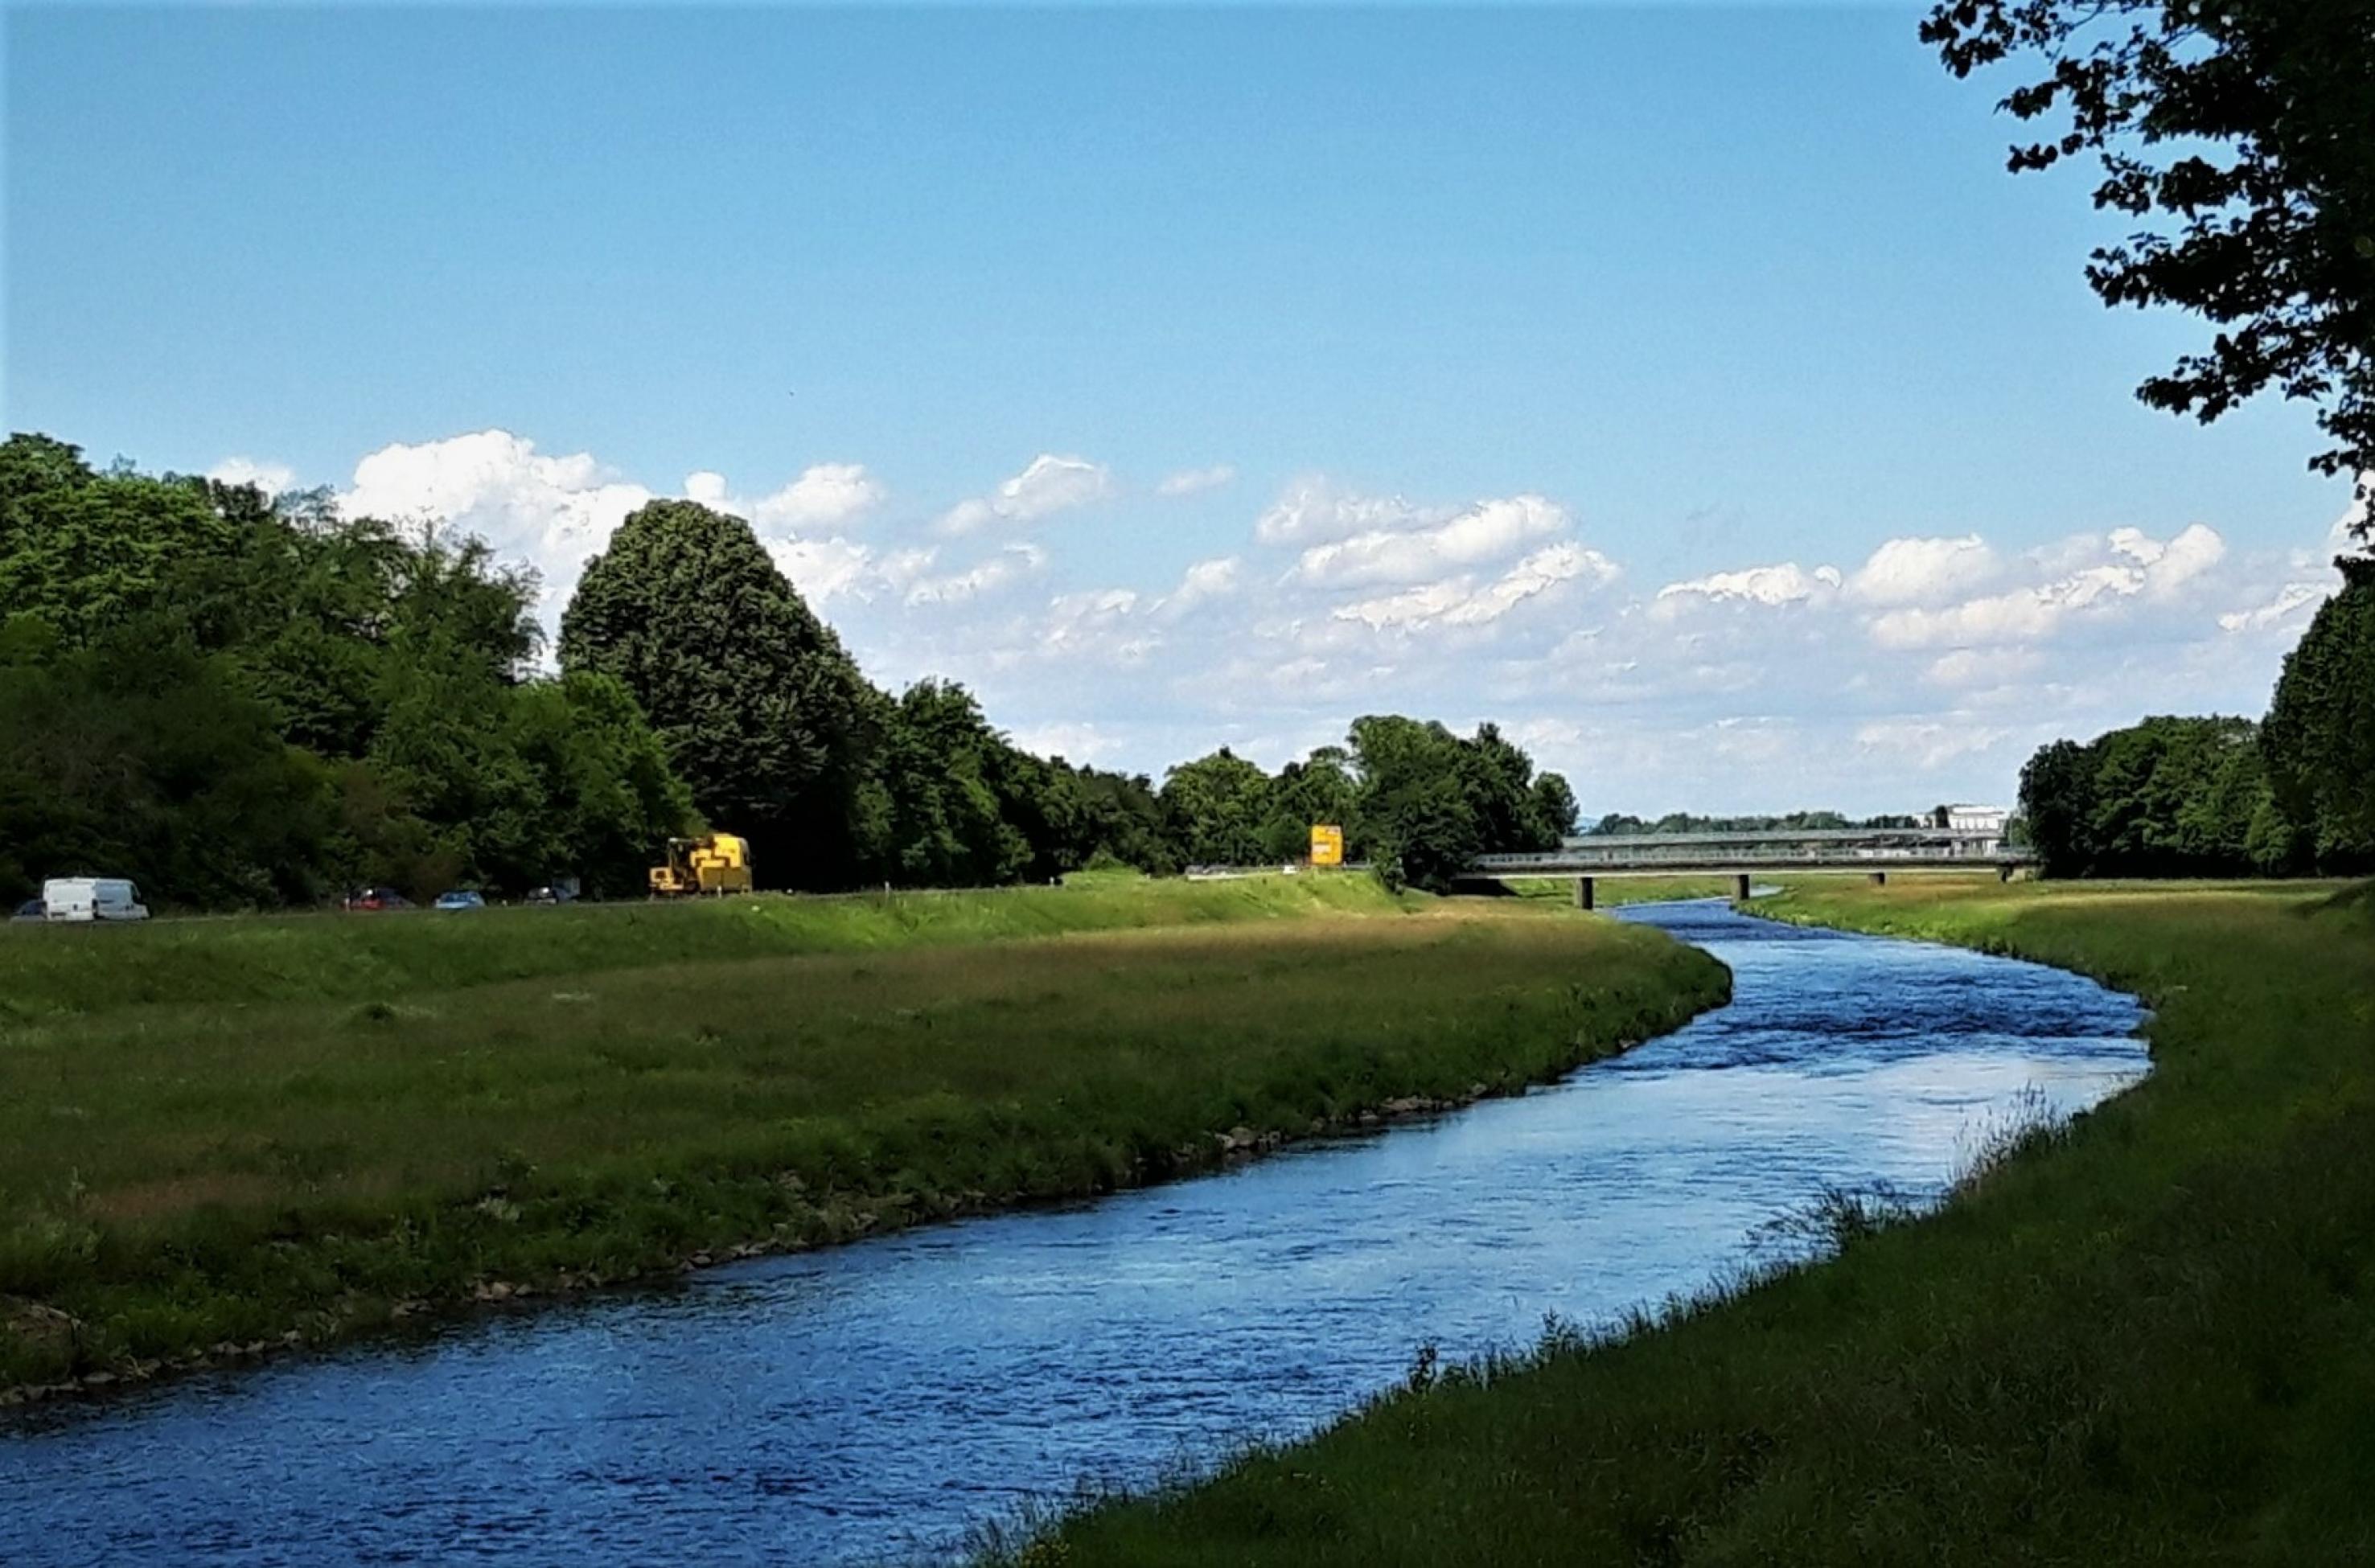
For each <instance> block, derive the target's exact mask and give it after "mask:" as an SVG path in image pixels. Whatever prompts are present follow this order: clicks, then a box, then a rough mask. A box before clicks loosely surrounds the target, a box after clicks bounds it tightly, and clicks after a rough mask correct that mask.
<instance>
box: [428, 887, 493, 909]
mask: <svg viewBox="0 0 2375 1568" xmlns="http://www.w3.org/2000/svg"><path fill="white" fill-rule="evenodd" d="M437 907H438V908H439V909H443V910H446V911H449V912H450V911H453V910H457V909H484V908H486V907H487V901H486V899H485V898H484V897H482V896H480V894H479V891H478V890H476V889H474V888H455V889H454V890H451V891H449V892H443V893H439V894H438V895H437Z"/></svg>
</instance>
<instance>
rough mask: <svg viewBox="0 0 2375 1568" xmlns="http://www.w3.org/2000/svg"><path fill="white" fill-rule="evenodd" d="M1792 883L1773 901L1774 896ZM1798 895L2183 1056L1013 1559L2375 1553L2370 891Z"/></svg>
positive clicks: (1818, 909) (1787, 908)
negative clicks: (1644, 1306)
mask: <svg viewBox="0 0 2375 1568" xmlns="http://www.w3.org/2000/svg"><path fill="white" fill-rule="evenodd" d="M1762 907H1764V906H1762V905H1760V908H1762ZM1774 907H1775V908H1776V909H1777V910H1778V912H1779V913H1781V914H1786V915H1787V916H1789V917H1790V918H1796V919H1802V920H1808V921H1819V922H1823V923H1827V924H1833V925H1847V926H1853V927H1856V928H1860V929H1864V930H1875V931H1885V932H1891V933H1895V934H1898V935H1905V936H1913V937H1927V938H1932V939H1936V940H1942V941H1952V942H1961V943H1967V944H1970V945H1973V946H1978V947H1982V948H1986V949H1991V950H1995V951H2000V952H2007V953H2015V954H2019V955H2021V956H2025V957H2028V958H2033V959H2038V960H2041V961H2047V962H2051V963H2057V964H2061V965H2063V966H2065V967H2069V968H2073V969H2078V970H2083V971H2085V972H2086V973H2092V974H2095V975H2097V976H2099V977H2101V978H2103V979H2105V980H2107V981H2109V982H2110V983H2111V984H2118V985H2121V986H2123V987H2125V988H2128V989H2131V990H2134V991H2137V992H2140V993H2141V994H2143V995H2144V996H2145V998H2146V999H2147V1000H2148V1001H2150V1002H2151V1003H2152V1005H2153V1006H2154V1008H2155V1009H2156V1016H2155V1019H2154V1021H2153V1022H2152V1024H2151V1026H2150V1042H2151V1045H2152V1048H2153V1054H2154V1057H2155V1061H2156V1070H2155V1072H2154V1073H2153V1075H2152V1076H2151V1077H2150V1078H2149V1079H2146V1080H2145V1082H2144V1083H2143V1084H2142V1085H2140V1086H2139V1087H2138V1088H2136V1089H2134V1090H2133V1091H2130V1092H2128V1093H2127V1094H2124V1095H2122V1096H2121V1097H2119V1098H2118V1099H2116V1100H2114V1101H2111V1102H2108V1103H2107V1104H2105V1105H2103V1106H2102V1107H2100V1108H2098V1109H2097V1110H2096V1111H2094V1112H2093V1113H2090V1114H2087V1115H2086V1116H2084V1117H2081V1118H2079V1119H2078V1120H2077V1121H2076V1122H2074V1123H2073V1124H2070V1125H2068V1126H2059V1127H2048V1126H2007V1127H2005V1128H2003V1129H2000V1130H2001V1132H2002V1136H2001V1137H1999V1138H1995V1139H1993V1140H1991V1141H1990V1142H1989V1143H1988V1144H1987V1146H1986V1147H1983V1148H1982V1149H1979V1150H1978V1151H1977V1152H1978V1154H1979V1161H1978V1167H1979V1168H1978V1169H1977V1170H1976V1171H1975V1173H1974V1174H1973V1176H1972V1177H1971V1178H1970V1179H1969V1180H1967V1181H1966V1182H1965V1183H1964V1184H1963V1185H1962V1186H1961V1187H1960V1188H1959V1189H1958V1191H1957V1192H1956V1195H1955V1196H1954V1197H1953V1198H1952V1199H1951V1200H1950V1201H1949V1203H1948V1204H1947V1205H1946V1207H1945V1208H1944V1209H1942V1210H1940V1211H1938V1212H1936V1213H1934V1214H1932V1215H1931V1216H1929V1217H1927V1218H1923V1219H1920V1220H1913V1221H1910V1222H1904V1217H1903V1216H1902V1215H1901V1214H1900V1213H1898V1212H1896V1211H1895V1210H1894V1209H1893V1208H1891V1207H1890V1206H1888V1205H1887V1204H1886V1203H1885V1201H1882V1200H1876V1199H1875V1197H1874V1195H1841V1197H1840V1201H1839V1202H1838V1203H1837V1204H1836V1205H1835V1206H1834V1208H1833V1209H1832V1211H1831V1212H1829V1213H1827V1214H1821V1215H1815V1216H1812V1217H1810V1220H1812V1222H1814V1224H1815V1225H1816V1226H1817V1228H1818V1229H1819V1230H1820V1231H1821V1232H1822V1240H1823V1241H1824V1243H1825V1244H1826V1247H1827V1248H1828V1249H1832V1250H1835V1251H1836V1256H1835V1257H1834V1258H1833V1260H1832V1261H1830V1262H1828V1263H1826V1264H1823V1265H1821V1266H1818V1267H1810V1268H1802V1269H1790V1270H1785V1271H1771V1272H1766V1273H1763V1274H1758V1275H1755V1276H1750V1277H1744V1278H1743V1279H1738V1280H1734V1281H1731V1282H1730V1283H1729V1285H1728V1286H1727V1287H1726V1288H1725V1289H1723V1290H1720V1291H1716V1292H1714V1293H1712V1294H1711V1295H1710V1297H1709V1298H1708V1299H1707V1300H1704V1301H1700V1302H1697V1303H1684V1305H1682V1306H1681V1307H1679V1308H1678V1309H1675V1310H1672V1311H1668V1312H1663V1313H1658V1314H1652V1315H1647V1316H1645V1317H1643V1318H1642V1319H1641V1320H1639V1321H1638V1322H1637V1323H1636V1324H1634V1325H1633V1326H1631V1331H1630V1332H1626V1333H1623V1334H1621V1335H1617V1336H1613V1337H1611V1336H1605V1335H1601V1336H1577V1335H1572V1334H1569V1335H1554V1336H1553V1337H1550V1338H1546V1340H1545V1342H1544V1344H1543V1345H1542V1347H1541V1348H1540V1349H1539V1350H1537V1351H1536V1352H1535V1353H1534V1354H1532V1355H1530V1356H1525V1357H1519V1358H1514V1359H1503V1360H1501V1361H1498V1362H1492V1363H1490V1364H1488V1365H1486V1366H1484V1367H1483V1368H1481V1369H1479V1371H1478V1372H1477V1373H1472V1374H1463V1375H1458V1376H1447V1375H1443V1374H1442V1373H1440V1372H1436V1373H1433V1374H1432V1375H1430V1376H1429V1377H1427V1378H1426V1379H1424V1380H1423V1381H1420V1380H1414V1381H1413V1383H1412V1385H1410V1386H1405V1387H1401V1388H1398V1389H1396V1390H1394V1391H1392V1392H1390V1393H1389V1394H1388V1395H1386V1396H1384V1397H1381V1398H1380V1399H1379V1400H1378V1401H1377V1403H1375V1404H1374V1405H1373V1406H1371V1407H1370V1408H1369V1409H1366V1410H1365V1411H1363V1412H1361V1413H1360V1414H1359V1415H1358V1416H1356V1417H1355V1418H1353V1419H1351V1420H1348V1421H1345V1422H1343V1423H1342V1424H1341V1425H1340V1426H1338V1427H1336V1428H1335V1429H1333V1430H1331V1431H1329V1432H1326V1433H1324V1434H1322V1435H1320V1436H1319V1437H1317V1438H1316V1439H1314V1440H1313V1441H1311V1442H1309V1443H1307V1444H1297V1445H1294V1446H1292V1447H1288V1448H1284V1449H1281V1450H1274V1451H1264V1452H1258V1453H1252V1454H1247V1455H1246V1456H1241V1457H1240V1458H1238V1459H1237V1460H1235V1462H1233V1463H1231V1464H1229V1465H1227V1466H1226V1467H1224V1468H1223V1470H1222V1471H1221V1473H1220V1474H1218V1475H1217V1476H1215V1477H1214V1478H1212V1479H1211V1480H1208V1481H1205V1482H1203V1483H1201V1484H1194V1485H1179V1486H1174V1487H1170V1488H1166V1489H1164V1490H1163V1491H1160V1492H1159V1493H1157V1494H1155V1495H1152V1496H1149V1497H1145V1498H1140V1499H1138V1500H1134V1501H1125V1502H1117V1503H1108V1504H1106V1505H1105V1506H1102V1507H1099V1508H1094V1509H1091V1510H1089V1511H1087V1512H1085V1513H1082V1514H1081V1515H1077V1516H1075V1517H1072V1518H1070V1519H1069V1520H1067V1521H1065V1522H1064V1523H1063V1524H1062V1525H1061V1526H1060V1527H1058V1528H1057V1529H1056V1530H1054V1531H1052V1532H1050V1533H1047V1534H1045V1535H1043V1536H1041V1537H1040V1538H1038V1539H1035V1540H1034V1541H1032V1542H1030V1543H1028V1544H1027V1546H1026V1545H1022V1544H1020V1543H1015V1542H1011V1541H1009V1542H1005V1543H1000V1545H1001V1548H1002V1549H1003V1555H1004V1558H1005V1560H1007V1561H1019V1560H1024V1554H1025V1553H1026V1552H1035V1553H1038V1554H1039V1557H1038V1559H1037V1560H1039V1561H1046V1562H1058V1561H1061V1562H1078V1563H1088V1562H1096V1563H1106V1562H1128V1563H1146V1564H1185V1563H1228V1564H1232V1565H1264V1564H1281V1565H1284V1564H1294V1565H1296V1568H1304V1565H1313V1568H1327V1565H1331V1564H1343V1565H1347V1568H1351V1565H1358V1568H1377V1565H1378V1564H1386V1563H1437V1562H1443V1563H1460V1562H1480V1563H1481V1562H1491V1563H1570V1562H1626V1563H1723V1564H1731V1563H1768V1562H1793V1563H1794V1562H1807V1563H1828V1562H1876V1563H1895V1562H1947V1563H1951V1562H1969V1563H1999V1562H2009V1563H2019V1562H2056V1563H2096V1562H2172V1561H2181V1562H2203V1561H2249V1562H2277V1563H2310V1562H2315V1563H2328V1562H2361V1561H2369V1560H2375V1161H2369V1159H2368V1158H2367V1152H2366V1151H2367V1149H2369V1147H2375V899H2370V897H2369V895H2368V894H2366V893H2365V892H2363V891H2361V892H2358V893H2357V894H2349V895H2343V896H2337V892H2336V890H2334V889H2331V888H2326V889H2318V888H2310V887H2303V886H2300V885H2298V884H2294V885H2286V886H2270V887H2253V886H2242V887H2237V886H2228V887H2216V886H2204V887H2191V888H2184V887H2180V888H2171V887H2168V886H2165V885H2164V886H2139V887H2119V886H2085V887H2076V888H2068V887H2061V886H2055V885H2043V886H2039V885H2034V884H2026V885H2024V884H2016V885H2014V886H2012V887H2009V888H2000V887H1997V886H1995V885H1993V884H1987V885H1973V884H1970V883H1956V882H1944V881H1926V880H1916V879H1913V878H1906V879H1905V880H1904V882H1903V884H1902V885H1901V886H1892V887H1889V888H1885V889H1872V888H1867V887H1854V886H1843V885H1839V884H1837V883H1832V884H1828V885H1824V886H1819V887H1817V886H1813V885H1810V886H1808V887H1806V888H1803V889H1797V890H1792V891H1790V893H1788V894H1785V895H1784V896H1783V897H1782V898H1780V899H1778V900H1777V901H1774Z"/></svg>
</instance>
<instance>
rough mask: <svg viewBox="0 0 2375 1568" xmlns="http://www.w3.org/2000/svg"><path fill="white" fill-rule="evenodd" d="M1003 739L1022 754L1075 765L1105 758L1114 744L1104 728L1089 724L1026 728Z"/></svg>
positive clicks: (1060, 724)
mask: <svg viewBox="0 0 2375 1568" xmlns="http://www.w3.org/2000/svg"><path fill="white" fill-rule="evenodd" d="M1007 738H1009V739H1010V740H1011V741H1013V742H1014V744H1015V745H1017V746H1019V747H1021V748H1022V749H1023V750H1025V751H1030V752H1034V753H1036V754H1037V755H1039V756H1042V757H1061V758H1062V759H1064V760H1066V761H1067V762H1070V763H1073V764H1075V765H1077V764H1079V763H1082V762H1093V761H1095V760H1097V759H1098V758H1100V757H1103V756H1106V755H1108V754H1109V753H1111V752H1112V750H1113V749H1114V747H1115V745H1116V744H1117V742H1116V740H1115V738H1114V736H1113V734H1112V732H1111V731H1110V730H1108V729H1106V728H1105V725H1091V724H1064V723H1056V724H1044V725H1025V726H1023V727H1022V728H1021V729H1018V730H1015V731H1014V732H1013V733H1012V734H1011V735H1010V736H1009V737H1007Z"/></svg>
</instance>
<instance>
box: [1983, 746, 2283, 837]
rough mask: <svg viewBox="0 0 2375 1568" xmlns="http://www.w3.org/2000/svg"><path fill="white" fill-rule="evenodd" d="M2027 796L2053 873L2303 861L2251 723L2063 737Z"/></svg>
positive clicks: (2038, 763) (2029, 818)
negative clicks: (2079, 740) (2078, 739)
mask: <svg viewBox="0 0 2375 1568" xmlns="http://www.w3.org/2000/svg"><path fill="white" fill-rule="evenodd" d="M2020 791H2021V793H2020V799H2021V813H2022V817H2023V818H2024V819H2025V820H2026V824H2027V834H2028V837H2029V839H2030V841H2031V843H2033V845H2034V846H2035V848H2036V850H2037V852H2038V862H2039V864H2040V866H2041V867H2042V869H2043V870H2044V872H2045V874H2046V875H2047V876H2050V877H2183V876H2201V877H2236V876H2246V875H2250V874H2251V873H2253V872H2260V871H2277V870H2284V869H2287V868H2289V867H2290V866H2291V865H2292V864H2293V861H2294V859H2295V855H2294V854H2293V851H2292V849H2291V839H2292V836H2291V834H2290V833H2289V831H2287V829H2286V821H2285V819H2284V816H2283V813H2282V812H2281V810H2280V809H2279V808H2278V806H2277V803H2276V800H2275V795H2274V793H2273V792H2272V790H2271V789H2270V787H2269V784H2268V776H2267V770H2266V767H2265V765H2264V764H2263V761H2262V760H2261V752H2260V749H2259V741H2258V732H2257V726H2255V725H2253V724H2252V723H2251V721H2250V720H2248V719H2239V718H2215V717H2214V718H2169V717H2161V718H2149V719H2146V720H2145V721H2144V722H2143V723H2142V724H2138V725H2130V726H2128V727H2127V728H2125V729H2115V730H2112V731H2110V732H2109V733H2108V734H2106V735H2102V736H2098V737H2096V739H2095V740H2093V741H2092V742H2090V743H2088V744H2087V745H2085V746H2080V745H2078V744H2076V743H2074V742H2073V741H2067V740H2062V741H2056V742H2054V743H2053V744H2052V745H2050V746H2048V747H2045V748H2043V749H2040V750H2039V751H2038V753H2037V754H2036V755H2035V756H2034V757H2032V758H2030V759H2029V761H2028V765H2027V766H2026V768H2024V769H2022V770H2021V784H2020Z"/></svg>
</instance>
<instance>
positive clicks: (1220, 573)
mask: <svg viewBox="0 0 2375 1568" xmlns="http://www.w3.org/2000/svg"><path fill="white" fill-rule="evenodd" d="M1244 568H1245V562H1243V561H1241V560H1238V559H1237V558H1236V557H1235V556H1233V555H1229V556H1217V557H1215V558H1213V559H1212V560H1199V561H1198V562H1196V563H1195V564H1194V565H1192V566H1190V567H1188V570H1187V571H1186V572H1182V573H1181V574H1180V578H1179V586H1177V587H1176V588H1174V589H1173V590H1172V591H1171V592H1170V593H1168V594H1165V595H1164V596H1163V601H1162V605H1161V608H1162V609H1163V610H1164V613H1166V614H1168V615H1172V616H1175V617H1176V616H1180V615H1185V614H1186V613H1187V612H1188V611H1189V610H1191V609H1193V608H1195V607H1197V606H1198V605H1200V604H1204V603H1207V602H1209V601H1211V600H1215V599H1224V598H1227V597H1228V596H1229V595H1232V594H1234V593H1235V592H1236V591H1237V585H1238V581H1239V579H1240V578H1241V577H1242V576H1243V575H1244Z"/></svg>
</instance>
